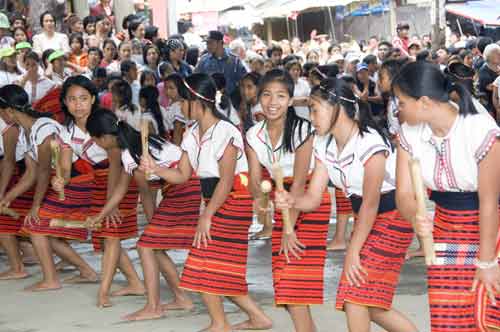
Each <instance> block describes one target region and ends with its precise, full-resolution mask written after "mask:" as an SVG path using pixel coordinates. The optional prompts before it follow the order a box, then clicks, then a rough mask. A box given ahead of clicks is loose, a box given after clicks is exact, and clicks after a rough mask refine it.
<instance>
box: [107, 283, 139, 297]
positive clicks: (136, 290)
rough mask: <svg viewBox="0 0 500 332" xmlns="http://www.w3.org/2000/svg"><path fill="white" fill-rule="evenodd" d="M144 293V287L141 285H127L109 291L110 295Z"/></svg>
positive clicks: (137, 294) (136, 294)
mask: <svg viewBox="0 0 500 332" xmlns="http://www.w3.org/2000/svg"><path fill="white" fill-rule="evenodd" d="M144 294H146V289H145V288H144V286H142V285H138V286H130V285H129V286H127V287H123V288H122V289H119V290H117V291H114V292H112V293H111V296H143V295H144Z"/></svg>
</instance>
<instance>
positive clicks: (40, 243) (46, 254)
mask: <svg viewBox="0 0 500 332" xmlns="http://www.w3.org/2000/svg"><path fill="white" fill-rule="evenodd" d="M31 243H32V244H33V248H35V252H36V254H37V256H38V260H39V261H40V265H41V267H42V274H43V279H42V281H40V282H38V283H36V284H34V285H32V286H29V287H27V288H25V290H26V291H31V292H37V291H47V290H56V289H60V288H61V283H60V281H59V277H58V276H57V272H56V266H55V264H54V260H53V253H52V247H51V246H50V240H49V237H48V236H46V235H31Z"/></svg>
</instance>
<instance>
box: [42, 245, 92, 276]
mask: <svg viewBox="0 0 500 332" xmlns="http://www.w3.org/2000/svg"><path fill="white" fill-rule="evenodd" d="M50 244H51V246H52V249H53V250H54V252H55V253H56V255H57V256H59V257H60V258H61V259H62V260H63V261H66V262H68V263H70V264H71V265H73V266H76V267H77V269H78V270H79V271H80V275H79V276H76V277H73V278H70V279H66V280H64V282H68V283H88V282H91V283H94V282H97V280H98V277H97V273H96V272H95V271H94V269H93V268H92V267H90V265H89V264H87V262H86V261H85V260H84V259H83V258H82V257H80V255H78V254H77V253H76V251H75V250H74V249H73V248H72V247H71V246H70V245H69V243H68V242H66V241H64V240H61V239H57V238H50Z"/></svg>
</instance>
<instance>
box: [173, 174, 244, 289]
mask: <svg viewBox="0 0 500 332" xmlns="http://www.w3.org/2000/svg"><path fill="white" fill-rule="evenodd" d="M242 177H244V179H243V178H242ZM241 182H243V183H241ZM245 182H246V183H245ZM247 183H248V178H247V177H246V175H243V174H240V175H239V176H236V177H235V184H234V186H233V191H232V192H231V193H230V194H229V196H228V197H227V199H226V201H225V202H224V204H223V205H222V206H221V207H220V208H219V210H217V212H216V213H215V215H214V216H213V217H212V224H211V227H210V235H211V237H212V242H211V243H210V244H209V245H208V247H206V248H205V247H203V246H202V247H201V248H200V249H198V248H194V247H193V248H191V250H190V252H189V256H188V258H187V260H186V264H185V265H184V271H183V273H182V278H181V283H180V287H181V288H184V289H187V290H190V291H194V292H201V293H209V294H216V295H220V296H240V295H246V294H247V293H248V285H247V281H246V268H247V254H248V230H249V228H250V225H251V224H252V215H253V211H252V210H253V206H252V197H251V195H250V193H249V191H248V189H247Z"/></svg>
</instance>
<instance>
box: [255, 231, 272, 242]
mask: <svg viewBox="0 0 500 332" xmlns="http://www.w3.org/2000/svg"><path fill="white" fill-rule="evenodd" d="M272 235H273V230H272V229H263V230H261V231H260V232H257V233H255V234H254V235H253V236H252V240H267V239H270V238H271V236H272Z"/></svg>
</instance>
